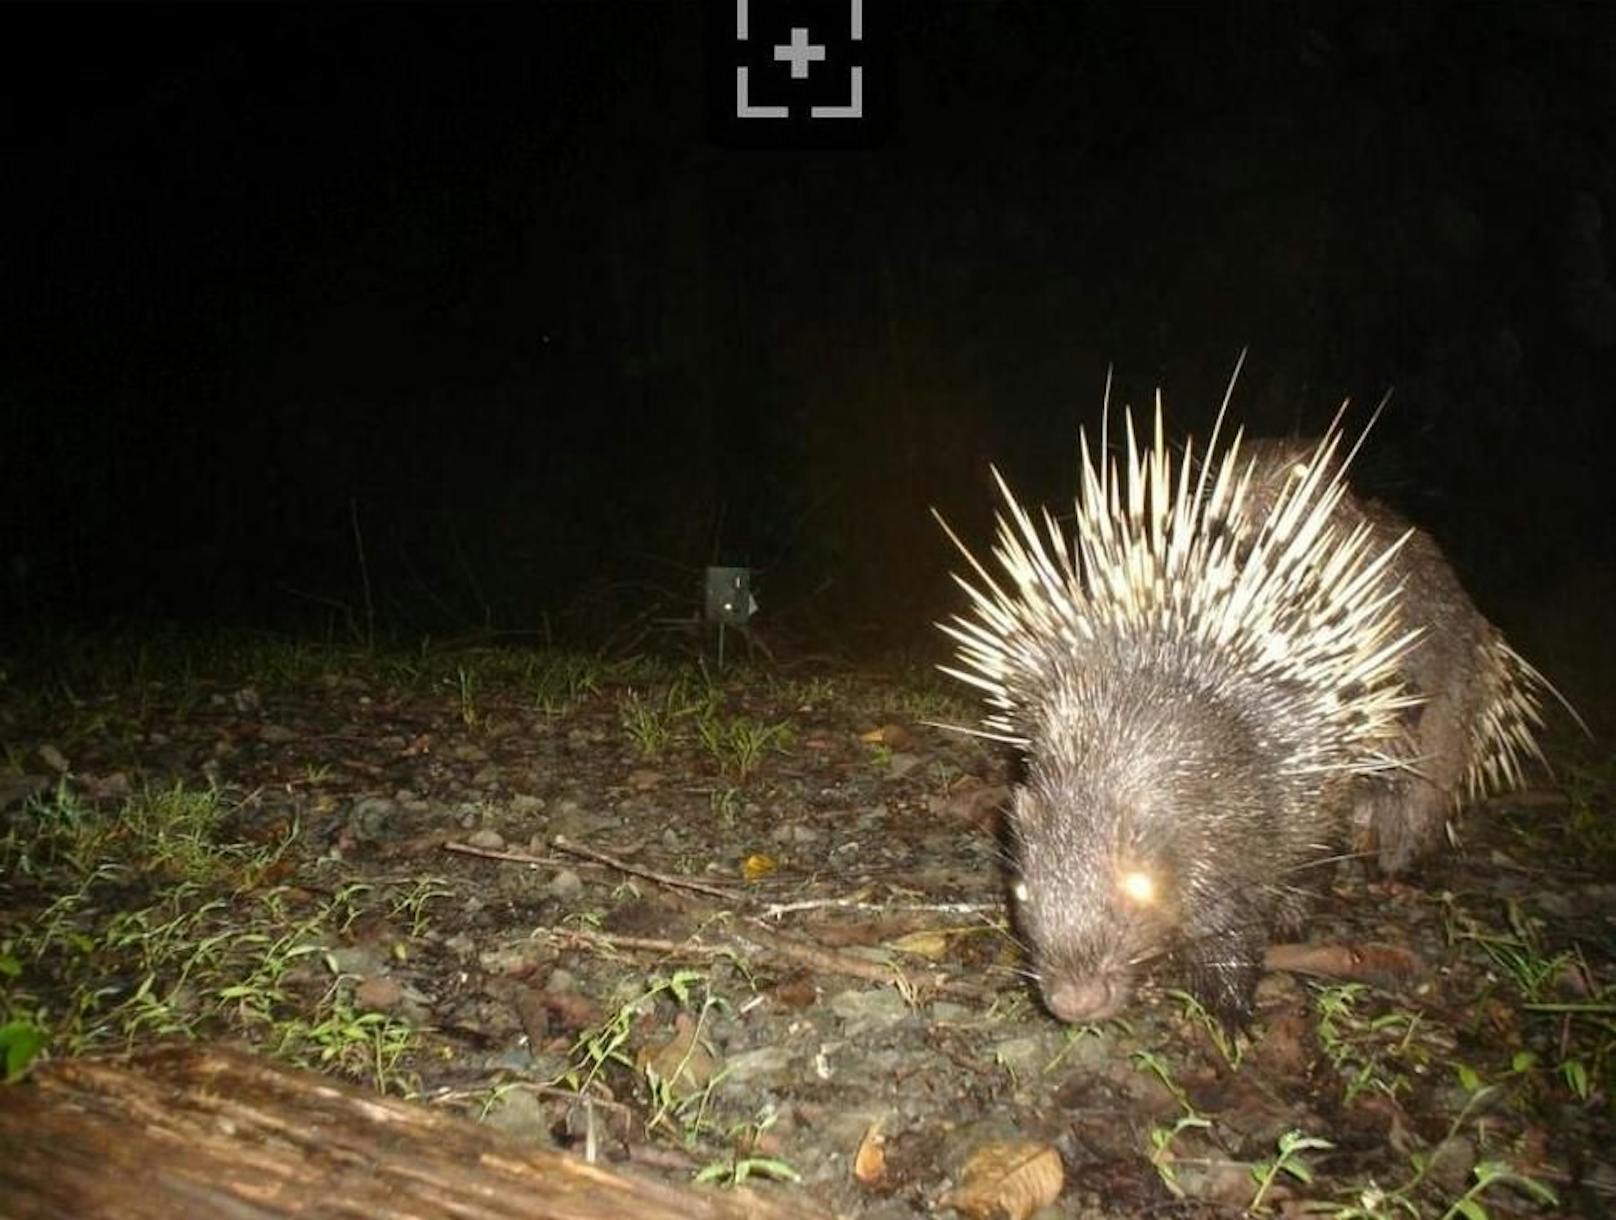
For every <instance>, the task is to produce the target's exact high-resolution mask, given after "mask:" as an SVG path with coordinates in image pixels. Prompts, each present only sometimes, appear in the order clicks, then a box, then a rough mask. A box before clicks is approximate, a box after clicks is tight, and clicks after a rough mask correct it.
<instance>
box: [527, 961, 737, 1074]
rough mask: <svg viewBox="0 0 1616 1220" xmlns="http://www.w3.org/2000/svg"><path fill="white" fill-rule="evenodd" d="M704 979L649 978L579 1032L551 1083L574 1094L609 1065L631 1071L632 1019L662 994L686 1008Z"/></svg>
mask: <svg viewBox="0 0 1616 1220" xmlns="http://www.w3.org/2000/svg"><path fill="white" fill-rule="evenodd" d="M706 980H707V975H706V974H705V973H704V972H702V971H700V970H679V971H676V972H675V973H674V974H672V975H670V976H668V977H666V978H663V977H660V976H658V977H656V978H653V979H651V980H650V982H649V983H647V984H646V987H645V990H644V991H642V992H641V993H640V994H639V995H637V996H635V997H634V999H632V1000H629V1001H628V1002H627V1003H624V1004H621V1005H619V1006H618V1008H617V1010H616V1011H615V1012H613V1013H612V1014H611V1015H610V1016H608V1017H607V1018H606V1019H605V1020H604V1021H602V1022H601V1023H600V1024H599V1025H596V1026H593V1027H592V1028H590V1029H586V1030H584V1031H583V1032H582V1033H580V1034H579V1035H578V1038H577V1040H576V1041H574V1042H573V1044H572V1052H571V1062H570V1064H569V1065H568V1067H567V1069H566V1071H564V1072H562V1074H561V1075H560V1076H559V1077H557V1078H556V1080H555V1081H553V1082H552V1083H554V1084H556V1085H562V1084H565V1085H566V1086H567V1087H568V1088H569V1089H571V1090H572V1091H573V1092H575V1093H584V1092H587V1091H588V1090H589V1089H590V1088H591V1087H592V1086H593V1085H594V1083H595V1080H596V1079H597V1078H598V1077H599V1076H600V1074H601V1072H603V1071H604V1070H605V1069H606V1068H607V1067H608V1066H609V1065H611V1064H617V1065H618V1066H620V1067H627V1068H629V1069H631V1070H632V1069H633V1067H634V1061H633V1059H631V1058H630V1057H629V1056H628V1053H627V1052H626V1050H625V1049H624V1048H625V1047H626V1046H627V1045H628V1040H629V1034H630V1033H631V1032H632V1030H633V1027H634V1020H635V1018H636V1017H637V1016H639V1014H640V1013H642V1012H644V1011H645V1010H646V1009H647V1008H648V1007H650V1006H651V1005H652V1004H655V1003H656V1001H657V1000H658V999H659V998H661V997H662V996H670V997H672V998H673V999H674V1000H675V1001H676V1002H677V1003H678V1004H679V1006H680V1007H687V1006H688V1005H689V1002H690V997H691V994H692V989H693V988H694V987H695V986H696V985H697V984H698V983H705V982H706Z"/></svg>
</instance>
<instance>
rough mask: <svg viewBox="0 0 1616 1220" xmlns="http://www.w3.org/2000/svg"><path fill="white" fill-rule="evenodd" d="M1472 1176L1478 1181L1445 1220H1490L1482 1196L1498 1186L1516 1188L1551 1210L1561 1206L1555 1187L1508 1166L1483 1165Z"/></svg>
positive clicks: (1453, 1207) (1455, 1201) (1501, 1164)
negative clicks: (1460, 1218) (1457, 1219)
mask: <svg viewBox="0 0 1616 1220" xmlns="http://www.w3.org/2000/svg"><path fill="white" fill-rule="evenodd" d="M1472 1172H1473V1173H1474V1174H1475V1177H1476V1181H1475V1185H1473V1186H1471V1188H1470V1189H1469V1190H1467V1191H1465V1192H1464V1194H1462V1195H1460V1196H1459V1197H1458V1198H1457V1199H1455V1200H1454V1201H1453V1205H1452V1206H1451V1207H1449V1208H1448V1210H1447V1211H1445V1212H1443V1213H1442V1220H1455V1217H1461V1216H1462V1217H1463V1218H1464V1220H1488V1217H1489V1216H1490V1215H1491V1213H1490V1212H1488V1210H1487V1209H1486V1208H1485V1207H1484V1206H1483V1205H1482V1203H1481V1196H1482V1195H1484V1194H1486V1193H1487V1192H1488V1191H1489V1190H1491V1189H1492V1188H1493V1187H1495V1186H1511V1187H1514V1188H1515V1189H1516V1190H1519V1191H1521V1192H1522V1193H1524V1194H1528V1195H1531V1196H1532V1198H1534V1199H1536V1200H1537V1201H1538V1202H1539V1203H1542V1204H1544V1205H1546V1206H1548V1207H1558V1206H1559V1205H1560V1196H1559V1195H1557V1194H1555V1192H1554V1189H1553V1188H1552V1187H1550V1186H1547V1185H1545V1184H1544V1183H1542V1182H1539V1181H1538V1180H1537V1179H1536V1178H1533V1177H1529V1176H1527V1175H1526V1174H1524V1173H1520V1172H1518V1171H1517V1170H1516V1169H1515V1167H1514V1166H1513V1165H1510V1164H1508V1163H1507V1162H1504V1161H1482V1162H1481V1163H1480V1164H1478V1165H1477V1166H1476V1167H1475V1169H1474V1170H1472Z"/></svg>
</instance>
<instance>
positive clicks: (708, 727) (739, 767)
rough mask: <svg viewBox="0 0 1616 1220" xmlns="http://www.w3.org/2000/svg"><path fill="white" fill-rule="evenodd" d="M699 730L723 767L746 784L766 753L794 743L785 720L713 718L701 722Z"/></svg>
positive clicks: (698, 726) (705, 743)
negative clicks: (767, 722)
mask: <svg viewBox="0 0 1616 1220" xmlns="http://www.w3.org/2000/svg"><path fill="white" fill-rule="evenodd" d="M696 729H697V732H698V733H699V734H700V736H701V743H702V745H704V746H705V747H706V748H707V752H708V753H709V754H711V755H712V756H713V758H714V759H716V760H717V762H718V765H719V767H720V768H722V769H723V770H724V771H726V772H729V773H732V774H734V775H735V777H736V778H737V779H738V780H739V781H740V782H742V783H745V782H746V778H747V776H748V775H750V774H751V773H752V770H753V769H754V768H755V767H756V766H757V765H758V763H759V761H761V760H762V758H763V755H764V754H766V753H767V752H768V751H770V750H784V749H786V748H787V746H789V745H790V742H791V728H790V726H789V725H787V724H786V723H785V722H784V721H781V722H780V723H778V724H763V723H761V722H760V721H756V720H752V719H750V718H748V717H746V716H737V717H735V718H734V719H733V720H727V721H726V720H721V719H719V718H717V717H711V718H704V719H702V720H699V721H697V724H696Z"/></svg>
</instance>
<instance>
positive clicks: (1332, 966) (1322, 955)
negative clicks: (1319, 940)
mask: <svg viewBox="0 0 1616 1220" xmlns="http://www.w3.org/2000/svg"><path fill="white" fill-rule="evenodd" d="M1263 965H1264V966H1265V967H1266V968H1267V969H1269V970H1289V971H1290V972H1291V973H1293V974H1306V975H1311V976H1313V977H1314V978H1329V979H1348V980H1351V981H1356V982H1363V983H1370V984H1372V985H1374V986H1376V987H1386V988H1395V987H1399V986H1402V985H1404V984H1406V983H1408V982H1410V981H1411V980H1414V979H1417V978H1419V977H1420V976H1421V975H1423V974H1424V973H1425V963H1423V962H1422V961H1421V960H1420V959H1419V957H1418V956H1416V955H1415V954H1413V953H1411V952H1409V951H1408V950H1407V949H1401V948H1398V947H1397V946H1395V945H1341V944H1332V945H1270V946H1269V947H1268V949H1267V951H1266V952H1264V954H1263Z"/></svg>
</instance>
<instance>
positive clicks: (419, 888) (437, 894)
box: [388, 877, 454, 938]
mask: <svg viewBox="0 0 1616 1220" xmlns="http://www.w3.org/2000/svg"><path fill="white" fill-rule="evenodd" d="M453 896H454V890H452V889H451V888H449V883H448V882H447V881H445V880H444V879H443V878H442V877H422V878H420V879H419V880H417V881H416V882H415V883H414V884H412V885H411V886H410V887H409V889H407V890H405V891H404V892H403V893H402V894H398V895H395V896H394V898H393V900H392V902H391V903H390V904H389V907H388V911H389V914H391V915H392V916H394V917H395V918H396V917H397V916H400V915H403V916H406V917H407V918H408V919H409V921H410V936H411V937H412V938H418V937H419V936H420V935H421V934H422V933H423V932H425V931H426V927H427V919H426V908H427V904H428V903H431V902H435V901H437V900H438V899H439V898H452V897H453Z"/></svg>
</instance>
